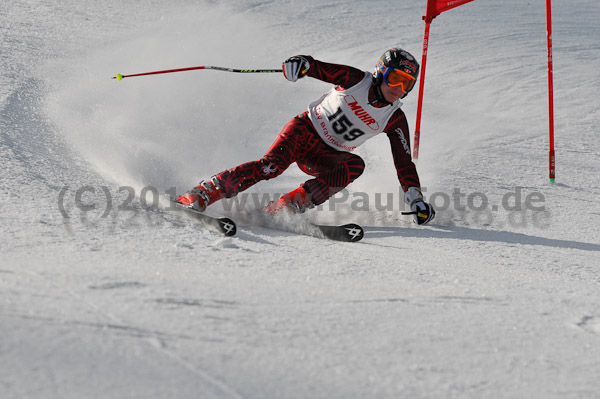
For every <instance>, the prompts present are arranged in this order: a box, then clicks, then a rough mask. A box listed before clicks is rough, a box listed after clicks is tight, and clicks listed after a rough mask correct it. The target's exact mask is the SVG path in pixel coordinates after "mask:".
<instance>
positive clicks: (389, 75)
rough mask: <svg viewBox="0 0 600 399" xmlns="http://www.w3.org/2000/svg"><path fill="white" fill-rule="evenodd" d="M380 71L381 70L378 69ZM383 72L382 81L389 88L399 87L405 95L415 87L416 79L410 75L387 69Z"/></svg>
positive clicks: (398, 70)
mask: <svg viewBox="0 0 600 399" xmlns="http://www.w3.org/2000/svg"><path fill="white" fill-rule="evenodd" d="M380 71H381V69H380ZM382 72H383V80H384V81H385V83H387V84H388V86H390V87H398V86H401V87H402V90H404V92H405V93H408V92H409V91H411V90H412V89H413V87H415V83H416V81H417V80H416V79H415V78H414V77H413V76H411V75H410V74H408V73H406V72H404V71H401V70H400V69H396V68H390V67H387V68H386V69H385V71H382Z"/></svg>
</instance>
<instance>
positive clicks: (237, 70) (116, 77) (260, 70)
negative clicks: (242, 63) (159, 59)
mask: <svg viewBox="0 0 600 399" xmlns="http://www.w3.org/2000/svg"><path fill="white" fill-rule="evenodd" d="M197 69H214V70H217V71H225V72H236V73H273V72H283V69H233V68H223V67H218V66H195V67H189V68H179V69H165V70H164V71H153V72H143V73H135V74H132V75H121V74H120V73H118V74H117V76H113V77H112V79H117V80H121V79H123V78H131V77H134V76H145V75H158V74H161V73H172V72H183V71H193V70H197Z"/></svg>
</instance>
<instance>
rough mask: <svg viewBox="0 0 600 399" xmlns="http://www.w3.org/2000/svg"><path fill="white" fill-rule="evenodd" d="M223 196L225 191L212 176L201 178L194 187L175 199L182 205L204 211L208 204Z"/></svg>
mask: <svg viewBox="0 0 600 399" xmlns="http://www.w3.org/2000/svg"><path fill="white" fill-rule="evenodd" d="M222 198H225V193H224V192H223V190H222V189H221V187H220V186H219V183H218V181H217V179H216V178H215V177H214V176H213V178H212V179H210V180H209V181H204V180H202V181H201V182H200V183H199V184H198V185H197V186H196V187H194V188H193V189H191V190H190V191H188V192H187V193H185V194H183V195H180V196H179V197H177V198H176V199H175V201H177V202H179V203H180V204H182V205H185V206H187V207H189V208H192V209H195V210H197V211H200V212H204V210H205V209H206V207H207V206H209V205H210V204H212V203H214V202H216V201H218V200H220V199H222Z"/></svg>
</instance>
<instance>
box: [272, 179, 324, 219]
mask: <svg viewBox="0 0 600 399" xmlns="http://www.w3.org/2000/svg"><path fill="white" fill-rule="evenodd" d="M313 207H314V204H313V203H312V201H311V200H310V195H309V194H308V193H307V192H306V190H304V187H302V186H300V187H298V188H297V189H295V190H294V191H291V192H289V193H287V194H285V195H283V196H282V197H281V198H279V200H278V201H277V202H271V203H270V204H269V205H267V206H266V207H265V212H267V213H270V214H272V215H274V214H276V213H278V212H281V211H286V212H290V213H304V212H305V211H306V210H307V209H310V208H313Z"/></svg>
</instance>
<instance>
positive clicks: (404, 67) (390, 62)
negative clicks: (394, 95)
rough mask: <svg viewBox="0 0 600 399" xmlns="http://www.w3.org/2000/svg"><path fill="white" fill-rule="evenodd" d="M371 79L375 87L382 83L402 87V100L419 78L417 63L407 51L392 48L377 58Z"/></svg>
mask: <svg viewBox="0 0 600 399" xmlns="http://www.w3.org/2000/svg"><path fill="white" fill-rule="evenodd" d="M373 77H374V78H375V85H376V86H377V87H379V86H380V85H381V83H382V82H385V83H387V84H388V85H390V86H402V87H403V88H404V92H405V94H404V96H402V98H404V97H406V95H407V94H408V93H409V92H410V91H411V90H412V89H413V87H415V83H416V81H417V78H418V77H419V63H418V62H417V60H416V58H415V57H413V55H412V54H411V53H409V52H408V51H406V50H403V49H401V48H392V49H389V50H387V51H386V52H385V53H383V55H382V56H381V58H379V61H378V62H377V66H376V67H375V71H374V72H373Z"/></svg>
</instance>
